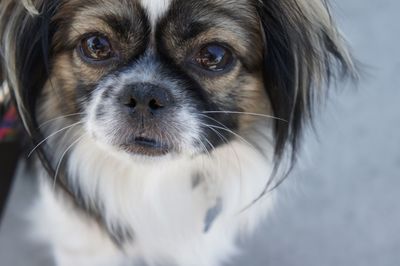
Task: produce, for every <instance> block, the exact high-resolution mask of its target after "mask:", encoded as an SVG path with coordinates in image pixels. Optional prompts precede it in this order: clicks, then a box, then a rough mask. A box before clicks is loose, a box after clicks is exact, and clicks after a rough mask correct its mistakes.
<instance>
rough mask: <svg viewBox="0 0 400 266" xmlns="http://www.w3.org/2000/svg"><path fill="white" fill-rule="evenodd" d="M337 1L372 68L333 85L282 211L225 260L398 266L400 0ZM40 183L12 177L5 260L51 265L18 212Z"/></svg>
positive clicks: (341, 19)
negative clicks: (355, 80)
mask: <svg viewBox="0 0 400 266" xmlns="http://www.w3.org/2000/svg"><path fill="white" fill-rule="evenodd" d="M306 1H307V0H306ZM331 5H332V9H333V14H334V17H335V18H336V20H337V21H338V24H339V25H340V27H341V29H342V31H343V33H344V35H345V36H346V37H347V39H348V41H349V43H350V45H351V47H352V49H353V52H354V54H355V56H356V57H357V58H358V59H359V60H360V61H361V62H362V63H363V65H364V66H363V68H364V72H365V73H364V75H363V76H362V78H361V81H360V83H359V84H358V86H357V88H354V86H350V85H347V86H341V85H340V86H339V89H338V90H336V92H335V93H331V97H330V99H329V100H328V101H327V103H326V106H325V107H324V108H321V114H318V119H317V123H316V129H317V132H318V134H314V133H310V134H308V136H307V137H306V140H305V143H304V147H305V149H304V153H303V154H304V155H303V156H302V159H301V161H300V162H299V164H298V167H297V168H296V169H295V171H294V172H293V173H292V174H291V176H290V178H289V179H288V180H287V181H286V182H285V183H284V184H283V185H282V186H281V187H280V188H279V190H280V192H279V193H280V200H279V202H278V205H277V207H276V208H275V211H274V212H273V213H272V215H270V217H269V218H268V219H267V220H266V222H265V223H264V224H263V226H261V227H260V229H259V230H258V231H257V232H256V234H255V235H254V236H252V237H250V238H248V239H244V240H241V241H240V245H241V246H242V248H243V252H242V255H240V256H238V257H235V258H233V259H232V260H231V263H228V264H226V266H331V265H332V266H337V265H341V266H398V265H400V52H399V49H400V19H399V13H400V1H399V0H380V1H373V0H335V1H331ZM34 188H35V184H34V182H33V181H32V180H16V182H15V183H14V187H13V194H12V196H11V200H10V202H9V205H8V207H7V211H6V216H5V219H4V221H3V223H2V226H1V227H0V265H1V266H27V265H29V266H52V265H53V263H52V260H51V258H49V255H48V254H47V253H46V248H45V247H41V246H37V245H33V244H31V243H28V242H27V240H26V238H25V235H26V234H27V228H26V222H25V221H24V220H23V219H21V216H20V214H21V213H24V212H25V211H26V210H27V208H28V207H29V204H30V203H31V201H32V198H33V196H34V193H35V189H34ZM204 266H207V265H204Z"/></svg>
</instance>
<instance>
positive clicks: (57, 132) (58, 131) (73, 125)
mask: <svg viewBox="0 0 400 266" xmlns="http://www.w3.org/2000/svg"><path fill="white" fill-rule="evenodd" d="M83 123H84V122H82V121H81V122H76V123H74V124H72V125H69V126H66V127H64V128H62V129H59V130H57V131H56V132H54V133H52V134H50V135H49V136H47V137H46V138H45V139H44V140H42V141H41V142H39V143H38V144H37V145H36V146H35V147H34V148H33V149H32V151H31V152H30V153H29V154H28V158H29V157H31V156H32V154H33V152H34V151H35V150H36V149H37V148H39V147H40V146H41V145H42V144H43V143H45V142H46V140H48V139H49V138H51V137H53V136H55V135H57V134H59V133H61V132H62V131H64V130H67V129H69V128H73V127H75V126H77V125H79V124H83Z"/></svg>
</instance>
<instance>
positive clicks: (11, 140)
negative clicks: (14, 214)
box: [0, 105, 21, 221]
mask: <svg viewBox="0 0 400 266" xmlns="http://www.w3.org/2000/svg"><path fill="white" fill-rule="evenodd" d="M0 115H1V116H0V221H1V218H2V215H3V212H4V209H5V206H6V202H7V198H8V195H9V192H10V190H11V185H12V181H13V176H14V173H15V170H16V167H17V162H18V156H19V152H20V147H21V145H20V143H19V142H18V135H19V134H18V132H19V129H18V127H19V123H18V117H17V112H16V110H15V107H13V106H12V105H9V106H8V107H7V108H4V105H3V111H2V113H0Z"/></svg>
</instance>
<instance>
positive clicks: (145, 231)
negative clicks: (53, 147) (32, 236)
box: [34, 133, 273, 266]
mask: <svg viewBox="0 0 400 266" xmlns="http://www.w3.org/2000/svg"><path fill="white" fill-rule="evenodd" d="M248 137H249V139H250V140H257V139H258V141H265V140H262V139H260V136H258V135H256V134H254V135H252V134H251V133H249V134H248ZM264 146H265V147H266V150H265V152H267V151H268V150H272V149H270V147H268V145H267V144H266V145H264ZM267 154H268V152H267ZM69 158H70V159H69V161H68V169H69V172H70V173H71V177H72V180H73V182H76V183H79V186H80V187H81V188H82V189H83V191H84V195H85V196H86V197H88V199H90V200H93V201H99V200H101V202H102V205H103V211H104V212H105V217H106V223H107V224H109V225H111V226H112V225H114V224H123V225H124V226H127V227H128V228H130V229H132V230H133V232H134V240H133V242H131V243H126V244H125V245H124V246H123V252H121V251H120V250H119V249H118V248H116V247H115V246H114V245H113V243H112V242H111V241H110V240H109V238H108V237H107V235H106V234H105V233H104V231H102V229H101V228H99V227H98V226H97V225H96V223H94V222H93V221H90V220H89V219H86V218H85V217H84V216H82V215H81V214H79V212H77V211H76V210H74V208H72V207H68V206H65V200H64V199H63V198H62V197H59V196H56V194H54V193H53V187H52V185H51V184H49V182H48V177H45V175H46V174H45V173H44V172H42V174H41V175H42V176H44V178H43V180H45V181H44V182H43V183H42V185H41V191H42V193H41V198H40V200H39V202H38V204H37V205H36V208H35V214H36V215H37V216H39V217H37V219H34V220H35V222H36V226H37V227H38V228H39V232H42V236H43V235H44V237H45V238H46V240H47V241H50V243H52V246H53V247H54V255H55V257H56V260H57V265H59V266H70V265H76V266H91V265H130V264H124V263H127V262H130V261H134V260H135V259H139V258H141V259H144V260H145V261H146V262H147V263H149V265H165V263H167V265H168V263H169V262H171V263H176V265H179V266H187V265H193V266H205V265H207V266H216V265H220V262H221V261H223V259H225V258H226V257H227V256H228V255H230V254H232V253H234V252H235V246H234V244H233V243H234V239H235V237H236V236H237V235H238V233H240V232H241V231H245V232H247V233H248V232H249V230H250V231H251V230H252V229H253V228H254V226H255V225H256V224H257V223H258V222H259V221H260V220H261V218H262V217H263V216H264V215H265V214H266V212H267V211H268V210H269V209H270V207H271V205H272V203H273V197H265V198H263V199H262V200H261V201H259V202H258V203H256V204H255V205H253V206H252V207H250V208H248V209H245V208H246V207H247V206H248V205H249V204H250V203H251V202H252V201H253V200H254V199H255V198H256V197H257V196H258V195H260V193H261V192H262V190H263V188H264V186H265V184H266V182H267V181H268V177H269V175H270V173H271V161H270V160H268V159H267V158H265V157H264V156H263V155H262V154H261V153H260V152H259V151H257V150H256V149H255V148H253V147H251V146H249V145H248V144H247V143H244V142H242V141H240V140H235V141H232V142H231V144H229V145H225V146H222V147H220V148H218V149H217V150H215V151H214V152H213V153H212V154H211V156H210V157H209V156H208V155H199V156H197V157H195V158H186V157H180V158H175V159H164V160H162V159H161V160H155V161H147V162H143V161H135V160H133V159H132V158H131V157H130V156H128V155H125V154H123V153H121V152H110V150H109V149H107V148H105V147H102V146H101V145H99V144H98V143H96V142H95V141H94V140H93V139H91V138H90V137H89V136H88V135H85V136H84V137H83V139H82V140H81V141H80V142H79V143H77V144H76V146H74V148H73V149H72V150H71V154H70V157H69ZM195 171H199V172H201V173H204V174H205V175H204V176H205V177H207V178H206V179H205V180H203V181H202V182H201V183H200V185H199V186H198V187H196V188H194V189H193V188H192V178H191V177H192V173H193V172H195ZM218 199H221V201H222V212H221V213H220V215H219V216H218V217H217V218H216V220H215V221H214V222H213V223H212V225H211V228H210V230H209V231H208V232H205V231H204V225H205V217H206V213H207V210H209V209H210V208H212V207H213V206H214V205H215V203H216V201H217V200H218ZM173 265H175V264H173Z"/></svg>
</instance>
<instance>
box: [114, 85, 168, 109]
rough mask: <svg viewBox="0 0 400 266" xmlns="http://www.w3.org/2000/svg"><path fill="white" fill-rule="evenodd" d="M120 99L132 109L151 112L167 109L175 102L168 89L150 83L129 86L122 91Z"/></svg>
mask: <svg viewBox="0 0 400 266" xmlns="http://www.w3.org/2000/svg"><path fill="white" fill-rule="evenodd" d="M120 101H121V103H122V104H123V105H125V106H126V107H128V108H129V110H130V111H138V112H142V113H151V114H154V113H155V112H159V111H161V110H163V109H166V108H167V107H170V106H171V105H172V104H173V98H172V95H171V94H170V93H169V91H168V90H167V89H165V88H162V87H160V86H156V85H153V84H148V83H137V84H132V85H130V86H127V87H126V88H125V89H124V90H123V92H122V96H121V97H120Z"/></svg>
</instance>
